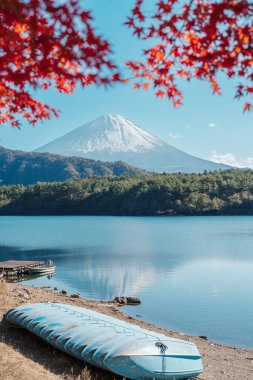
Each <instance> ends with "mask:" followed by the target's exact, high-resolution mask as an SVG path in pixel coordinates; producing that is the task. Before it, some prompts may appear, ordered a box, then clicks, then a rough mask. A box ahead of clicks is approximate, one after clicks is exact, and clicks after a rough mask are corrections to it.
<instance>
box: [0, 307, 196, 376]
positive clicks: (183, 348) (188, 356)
mask: <svg viewBox="0 0 253 380" xmlns="http://www.w3.org/2000/svg"><path fill="white" fill-rule="evenodd" d="M4 317H5V319H6V320H7V321H8V322H10V323H13V324H15V325H18V326H21V327H23V328H26V329H27V330H29V331H31V332H32V333H34V334H36V335H37V336H39V337H41V338H42V339H43V340H45V341H46V342H48V343H50V344H51V345H53V346H54V347H56V348H58V349H60V350H62V351H64V352H66V353H68V354H70V355H72V356H74V357H76V358H77V359H79V360H83V361H85V362H87V363H89V364H92V365H94V366H96V367H99V368H101V369H104V370H107V371H110V372H112V373H114V374H117V375H121V376H123V377H126V378H129V379H135V380H144V379H145V380H158V379H159V380H160V379H161V380H179V379H189V378H192V377H196V376H198V375H199V374H200V373H202V372H203V366H202V359H201V355H200V353H199V351H198V349H197V347H196V345H195V344H194V343H191V342H188V341H184V340H181V339H175V338H171V337H168V336H166V335H163V334H159V333H157V332H155V331H150V330H147V329H144V328H141V327H139V326H137V325H134V324H131V323H128V322H125V321H122V320H119V319H117V318H113V317H110V316H108V315H105V314H101V313H98V312H96V311H94V310H90V309H86V308H81V307H77V306H72V305H67V304H57V303H35V304H28V305H22V306H19V307H16V308H15V309H12V310H10V311H9V312H7V313H6V314H5V316H4Z"/></svg>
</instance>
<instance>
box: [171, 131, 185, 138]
mask: <svg viewBox="0 0 253 380" xmlns="http://www.w3.org/2000/svg"><path fill="white" fill-rule="evenodd" d="M169 137H170V138H171V139H181V138H182V137H183V136H182V135H178V134H177V133H174V132H170V134H169Z"/></svg>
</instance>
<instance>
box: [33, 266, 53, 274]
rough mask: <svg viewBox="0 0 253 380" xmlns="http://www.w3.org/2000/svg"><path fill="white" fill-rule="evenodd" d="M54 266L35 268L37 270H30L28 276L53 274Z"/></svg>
mask: <svg viewBox="0 0 253 380" xmlns="http://www.w3.org/2000/svg"><path fill="white" fill-rule="evenodd" d="M55 268H56V267H55V265H53V266H51V267H37V268H30V269H29V273H30V274H49V273H54V272H55Z"/></svg>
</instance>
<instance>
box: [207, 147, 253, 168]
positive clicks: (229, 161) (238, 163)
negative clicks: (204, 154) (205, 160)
mask: <svg viewBox="0 0 253 380" xmlns="http://www.w3.org/2000/svg"><path fill="white" fill-rule="evenodd" d="M209 159H210V160H211V161H213V162H217V163H222V164H226V165H230V166H234V167H236V168H253V157H250V156H249V157H246V158H245V159H242V160H239V159H238V158H237V157H236V156H235V155H234V154H233V153H223V154H219V153H218V152H217V151H216V150H213V151H212V152H211V155H210V157H209Z"/></svg>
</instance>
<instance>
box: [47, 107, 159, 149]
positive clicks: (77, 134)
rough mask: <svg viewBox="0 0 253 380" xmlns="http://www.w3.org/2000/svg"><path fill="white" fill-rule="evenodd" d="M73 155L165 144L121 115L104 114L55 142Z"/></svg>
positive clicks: (157, 146) (148, 147)
mask: <svg viewBox="0 0 253 380" xmlns="http://www.w3.org/2000/svg"><path fill="white" fill-rule="evenodd" d="M54 144H56V146H57V145H58V144H60V145H62V146H63V145H64V147H65V149H66V150H67V151H70V150H72V151H73V152H75V154H76V153H83V154H84V153H93V152H99V153H101V152H106V153H109V154H112V153H116V152H136V153H137V152H145V151H150V150H155V149H157V148H159V147H161V146H164V145H166V143H165V142H163V141H162V140H160V139H159V138H157V137H155V136H153V135H152V134H150V133H149V132H147V131H145V130H144V129H142V128H140V127H138V126H137V125H136V124H134V123H133V122H131V121H130V120H128V119H127V118H125V117H123V116H121V115H112V114H107V115H104V116H101V117H99V118H98V119H96V120H94V121H92V122H90V123H88V124H85V125H83V126H81V127H79V128H77V129H75V130H74V131H72V132H70V133H68V134H67V135H65V136H63V137H61V138H59V139H57V140H55V141H54Z"/></svg>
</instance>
